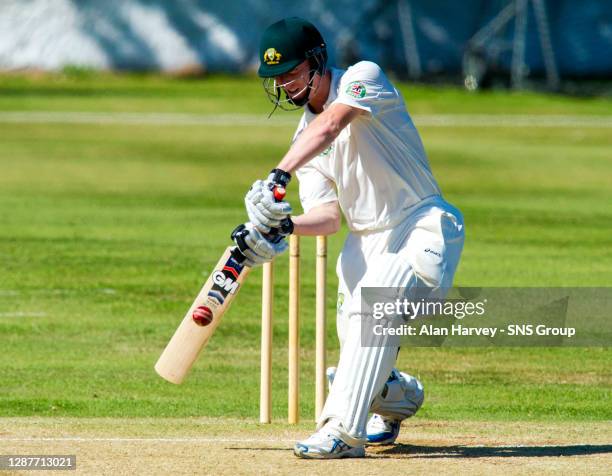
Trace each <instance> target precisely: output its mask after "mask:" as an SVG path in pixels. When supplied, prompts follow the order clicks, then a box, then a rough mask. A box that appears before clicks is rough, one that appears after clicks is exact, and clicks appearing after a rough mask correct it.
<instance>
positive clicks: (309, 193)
mask: <svg viewBox="0 0 612 476" xmlns="http://www.w3.org/2000/svg"><path fill="white" fill-rule="evenodd" d="M295 174H296V177H297V179H298V181H299V183H300V202H301V203H302V208H303V209H304V213H308V212H309V211H310V210H312V209H313V208H315V207H318V206H319V205H323V204H325V203H329V202H333V201H337V200H338V194H337V193H336V187H335V185H334V183H333V182H332V180H330V179H329V178H328V177H326V176H325V175H324V174H323V173H322V172H321V171H320V170H319V169H317V168H316V167H315V166H314V165H313V164H312V162H309V163H307V164H305V165H303V166H302V167H300V168H299V169H297V170H296V172H295Z"/></svg>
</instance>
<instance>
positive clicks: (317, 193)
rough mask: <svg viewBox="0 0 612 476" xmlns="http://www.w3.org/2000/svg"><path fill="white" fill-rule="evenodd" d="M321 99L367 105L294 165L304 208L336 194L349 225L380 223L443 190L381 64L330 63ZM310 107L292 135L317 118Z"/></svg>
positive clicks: (360, 227)
mask: <svg viewBox="0 0 612 476" xmlns="http://www.w3.org/2000/svg"><path fill="white" fill-rule="evenodd" d="M331 75H332V80H331V87H330V91H329V97H328V98H327V102H326V103H325V105H324V108H328V107H330V106H332V105H333V104H336V103H342V104H347V105H349V106H353V107H357V108H359V109H363V110H365V111H367V112H368V113H367V114H362V115H360V116H358V117H357V118H356V119H354V120H353V121H352V122H351V123H350V124H349V125H348V126H347V127H346V128H344V129H343V130H342V132H340V135H339V136H338V137H337V138H336V139H335V140H334V142H333V143H332V145H331V146H330V147H329V148H328V149H327V150H325V151H324V152H323V153H321V154H320V155H318V156H317V157H315V158H313V159H312V160H311V161H310V162H308V163H307V164H305V165H304V166H302V167H300V168H299V169H298V170H297V171H296V175H297V178H298V181H299V190H300V192H299V193H300V201H301V203H302V207H303V208H304V212H308V211H309V210H311V209H312V208H314V207H316V206H318V205H322V204H324V203H328V202H331V201H334V200H338V202H339V204H340V208H341V209H342V212H343V213H344V216H345V218H346V221H347V223H348V226H349V228H350V229H351V230H352V231H366V230H382V229H386V228H391V227H393V226H395V225H396V224H398V223H399V222H401V221H403V220H404V219H405V218H406V217H407V216H408V215H410V213H411V212H412V211H413V210H414V209H415V208H416V207H417V206H418V205H420V204H421V202H422V201H423V200H424V199H426V198H428V197H432V198H433V197H434V196H439V195H440V189H439V188H438V185H437V183H436V180H435V179H434V177H433V175H432V173H431V169H430V167H429V162H428V160H427V156H426V154H425V150H424V149H423V144H422V143H421V138H420V137H419V133H418V131H417V130H416V128H415V126H414V124H413V123H412V119H411V118H410V116H409V114H408V112H407V111H406V106H405V104H404V100H403V99H402V96H401V95H400V93H399V92H398V91H397V90H396V89H395V88H394V87H393V85H392V84H391V83H390V82H389V80H388V79H387V77H386V76H385V74H384V73H383V72H382V70H381V69H380V67H379V66H378V65H376V64H375V63H372V62H370V61H361V62H359V63H357V64H355V65H353V66H351V67H350V68H348V69H347V70H346V71H344V70H340V69H335V68H332V69H331ZM316 117H317V115H316V114H313V113H312V112H311V111H310V109H309V108H308V107H305V108H304V114H303V116H302V119H301V120H300V123H299V125H298V128H297V131H296V133H295V135H294V137H293V140H294V141H295V139H296V138H297V137H298V135H299V134H300V133H301V132H302V131H303V130H304V129H305V128H306V127H307V126H308V124H310V123H311V122H312V121H313V120H314V119H315V118H316Z"/></svg>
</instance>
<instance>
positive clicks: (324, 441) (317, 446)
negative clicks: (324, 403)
mask: <svg viewBox="0 0 612 476" xmlns="http://www.w3.org/2000/svg"><path fill="white" fill-rule="evenodd" d="M334 430H335V425H334V424H333V423H332V421H329V422H327V423H326V424H325V425H324V426H323V427H322V428H321V429H320V430H319V431H317V432H316V433H314V434H313V435H311V436H310V438H308V439H307V440H304V441H299V442H297V443H296V444H295V447H294V448H293V454H295V456H297V457H299V458H306V459H340V458H363V457H364V456H365V447H364V446H350V445H348V444H346V443H345V442H344V441H342V440H341V439H340V438H339V437H338V435H337V430H335V431H334Z"/></svg>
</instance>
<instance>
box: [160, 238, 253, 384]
mask: <svg viewBox="0 0 612 476" xmlns="http://www.w3.org/2000/svg"><path fill="white" fill-rule="evenodd" d="M231 251H232V247H231V246H229V247H227V249H226V250H225V253H223V256H221V259H220V260H219V262H218V263H217V265H216V266H215V268H214V270H213V272H212V273H211V275H210V276H209V278H208V279H207V280H206V283H204V286H203V287H202V289H201V290H200V293H199V294H198V296H197V297H196V299H195V301H194V302H193V304H192V305H191V307H190V308H189V310H188V311H187V314H185V317H184V318H183V320H182V321H181V323H180V325H179V326H178V328H177V329H176V332H175V333H174V335H173V336H172V338H171V339H170V342H168V345H167V346H166V348H165V349H164V351H163V352H162V354H161V356H160V357H159V359H158V361H157V363H156V364H155V371H156V372H157V373H158V374H159V376H160V377H162V378H164V379H166V380H167V381H168V382H171V383H174V384H177V385H178V384H180V383H181V382H183V380H184V379H185V376H186V375H187V373H188V372H189V369H191V366H192V365H193V363H194V362H195V361H196V359H197V358H198V355H199V354H200V352H201V351H202V349H203V348H204V346H206V344H207V343H208V341H209V340H210V338H211V336H212V335H213V334H214V332H215V330H216V329H217V326H218V325H219V323H220V322H221V318H222V317H223V315H224V314H225V312H226V311H227V310H228V308H229V307H230V305H231V303H232V301H233V300H234V298H235V297H236V294H238V291H239V290H240V286H241V284H242V282H243V281H244V279H245V278H246V276H247V275H248V274H249V271H250V270H251V268H249V267H247V266H243V265H241V264H240V263H239V262H238V261H236V260H235V259H234V257H233V256H232V253H231ZM198 323H199V324H198Z"/></svg>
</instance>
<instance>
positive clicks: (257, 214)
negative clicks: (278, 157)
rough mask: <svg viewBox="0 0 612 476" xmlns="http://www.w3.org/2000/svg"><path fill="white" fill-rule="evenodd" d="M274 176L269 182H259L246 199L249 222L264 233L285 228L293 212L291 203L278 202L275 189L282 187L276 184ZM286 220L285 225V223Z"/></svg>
mask: <svg viewBox="0 0 612 476" xmlns="http://www.w3.org/2000/svg"><path fill="white" fill-rule="evenodd" d="M270 178H272V174H270V177H268V180H266V181H264V180H257V181H256V182H255V183H254V184H253V186H252V187H251V189H250V190H249V191H248V193H247V194H246V197H245V198H244V204H245V206H246V210H247V214H248V215H249V221H250V222H251V223H252V224H253V226H254V227H255V228H256V229H257V230H259V231H260V232H262V233H270V231H271V230H272V229H273V228H283V227H282V226H281V225H284V224H286V220H287V219H288V218H289V215H290V214H291V212H292V211H293V210H292V208H291V205H290V204H289V202H287V201H285V200H282V199H281V200H280V201H279V200H278V194H277V196H276V197H275V194H274V188H275V187H277V186H278V187H280V186H281V185H279V184H276V183H274V182H273V181H272V180H270ZM283 220H285V223H283Z"/></svg>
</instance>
